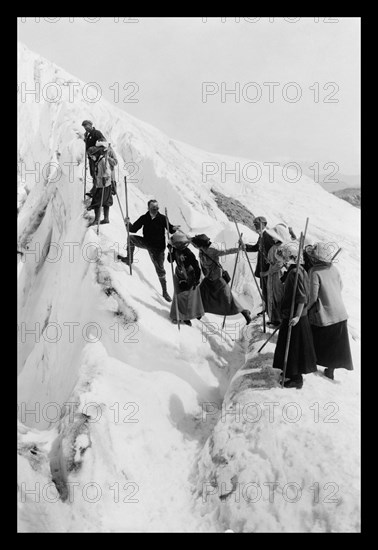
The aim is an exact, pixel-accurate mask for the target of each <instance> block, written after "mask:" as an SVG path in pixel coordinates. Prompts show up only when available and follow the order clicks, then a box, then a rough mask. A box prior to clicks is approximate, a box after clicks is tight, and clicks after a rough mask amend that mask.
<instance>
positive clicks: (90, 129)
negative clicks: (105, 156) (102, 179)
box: [81, 120, 106, 197]
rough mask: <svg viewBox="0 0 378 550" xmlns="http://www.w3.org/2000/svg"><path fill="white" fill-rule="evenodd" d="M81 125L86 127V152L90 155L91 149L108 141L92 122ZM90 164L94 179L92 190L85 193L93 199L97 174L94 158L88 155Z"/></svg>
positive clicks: (86, 121)
mask: <svg viewBox="0 0 378 550" xmlns="http://www.w3.org/2000/svg"><path fill="white" fill-rule="evenodd" d="M81 125H82V126H83V127H84V130H85V134H84V142H85V151H86V153H87V154H88V150H89V149H90V148H91V147H95V146H96V145H97V142H98V141H106V138H105V137H104V134H103V133H102V132H100V130H97V129H96V128H95V127H94V126H93V122H92V121H91V120H83V122H82V123H81ZM88 162H89V173H90V175H91V177H92V183H93V185H92V189H91V190H90V191H89V192H88V193H85V194H86V195H87V196H88V197H93V195H94V194H95V191H96V182H95V180H96V174H95V161H94V160H93V158H91V157H90V156H89V155H88Z"/></svg>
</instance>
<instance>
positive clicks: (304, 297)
mask: <svg viewBox="0 0 378 550" xmlns="http://www.w3.org/2000/svg"><path fill="white" fill-rule="evenodd" d="M305 277H307V274H306V273H302V272H301V271H299V274H298V282H297V288H296V292H295V303H296V304H307V302H308V294H307V289H306V283H305Z"/></svg>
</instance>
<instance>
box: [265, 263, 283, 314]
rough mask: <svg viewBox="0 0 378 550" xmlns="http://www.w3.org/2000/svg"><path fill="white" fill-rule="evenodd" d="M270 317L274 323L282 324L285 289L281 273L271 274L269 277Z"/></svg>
mask: <svg viewBox="0 0 378 550" xmlns="http://www.w3.org/2000/svg"><path fill="white" fill-rule="evenodd" d="M267 279H268V281H267V300H268V316H269V320H270V321H271V322H272V323H280V322H281V313H280V310H281V302H282V297H283V292H284V290H283V289H284V287H283V284H282V282H281V279H280V272H279V271H277V272H276V273H269V274H268V277H267Z"/></svg>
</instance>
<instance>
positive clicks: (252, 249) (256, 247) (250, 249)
mask: <svg viewBox="0 0 378 550" xmlns="http://www.w3.org/2000/svg"><path fill="white" fill-rule="evenodd" d="M245 249H246V251H247V252H258V251H259V249H260V237H259V238H258V239H257V242H256V243H255V244H246V245H245Z"/></svg>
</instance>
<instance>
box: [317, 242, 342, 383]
mask: <svg viewBox="0 0 378 550" xmlns="http://www.w3.org/2000/svg"><path fill="white" fill-rule="evenodd" d="M306 253H307V256H308V259H309V261H310V263H311V264H312V265H311V267H310V269H309V272H308V275H309V279H310V300H309V321H310V324H311V329H312V335H313V340H314V347H315V353H316V358H317V363H318V365H321V366H323V367H326V368H325V370H324V374H325V376H327V377H328V378H330V379H331V380H333V379H334V370H335V369H339V368H343V369H347V370H353V361H352V355H351V351H350V344H349V336H348V327H347V319H348V314H347V311H346V309H345V306H344V302H343V299H342V295H341V291H342V288H343V283H342V280H341V276H340V273H339V271H338V269H337V268H336V266H335V265H334V264H333V263H332V253H333V251H332V250H331V248H330V247H329V246H328V244H327V243H323V242H317V243H315V244H314V245H313V246H307V247H306Z"/></svg>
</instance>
